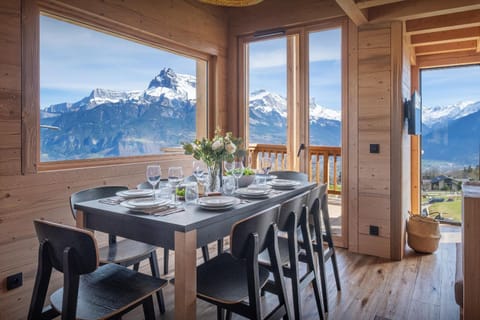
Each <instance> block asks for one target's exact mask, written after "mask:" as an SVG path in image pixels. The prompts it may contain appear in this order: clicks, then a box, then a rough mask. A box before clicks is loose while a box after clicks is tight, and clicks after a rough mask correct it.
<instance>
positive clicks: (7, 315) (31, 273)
mask: <svg viewBox="0 0 480 320" xmlns="http://www.w3.org/2000/svg"><path fill="white" fill-rule="evenodd" d="M27 1H30V0H27ZM62 2H64V3H65V4H68V6H67V7H70V8H77V9H80V10H82V11H83V12H84V13H85V14H88V15H92V16H93V17H97V18H98V19H104V20H103V21H108V20H110V21H116V22H119V23H121V24H122V26H123V27H127V28H134V29H138V30H144V31H145V32H147V33H149V34H151V35H153V36H158V37H161V38H163V39H166V40H169V41H173V42H175V43H176V44H179V45H184V46H186V47H191V48H194V49H195V50H199V51H201V52H204V53H207V54H209V55H211V56H213V57H214V61H215V63H216V66H215V77H214V78H216V79H217V82H216V83H214V84H213V87H214V88H215V91H214V92H215V95H212V96H211V98H213V99H214V101H213V102H214V104H215V105H217V106H218V109H217V110H215V111H216V112H215V113H214V114H215V115H216V117H215V118H214V123H213V126H215V125H216V124H217V125H220V126H224V124H225V122H226V115H227V112H226V110H224V108H225V105H226V103H225V101H226V92H225V83H226V56H227V49H226V48H227V20H226V14H225V10H224V9H223V8H220V7H214V6H208V5H203V4H200V3H199V2H197V1H193V0H185V1H182V0H175V1H150V0H125V1H101V0H65V1H48V3H49V5H50V6H51V5H55V4H57V3H62ZM67 11H68V10H67ZM21 14H22V13H21V0H9V1H0V48H1V53H2V54H1V55H0V281H1V284H2V285H1V288H0V319H1V320H7V319H8V320H13V319H26V316H27V312H28V306H29V303H30V298H31V292H32V286H33V281H34V277H35V272H36V266H37V260H36V259H37V250H38V242H37V240H36V238H35V233H34V230H33V223H32V221H33V219H35V218H45V219H49V220H53V221H57V222H61V223H66V224H74V221H73V218H72V216H71V213H70V211H69V207H68V196H69V195H70V194H71V193H72V192H75V191H78V190H81V189H84V188H88V187H93V186H98V185H104V184H116V185H129V186H130V187H134V186H136V184H137V183H139V182H142V181H144V180H145V175H144V170H145V165H146V164H145V163H129V164H122V165H109V166H104V167H93V168H85V169H75V170H60V171H50V172H41V173H38V174H31V175H25V176H23V175H21V125H20V123H21V74H22V64H21ZM199 26H201V27H199ZM26 71H27V72H28V70H26ZM158 71H159V70H156V72H158ZM212 92H213V91H212ZM189 159H190V158H187V157H185V156H176V157H172V156H169V157H165V158H163V159H161V160H160V159H159V161H158V162H160V164H161V165H162V168H164V170H166V168H168V166H170V165H173V164H178V163H179V160H181V161H182V162H183V163H184V164H185V167H186V168H188V167H189V166H190V160H189ZM164 173H166V172H164ZM17 272H23V276H24V284H23V286H22V287H20V288H18V289H14V290H11V291H8V292H7V291H6V285H5V278H6V277H7V276H8V275H11V274H14V273H17ZM54 279H55V280H54V281H53V283H52V286H51V290H53V289H56V288H58V286H59V284H60V282H59V281H58V279H59V278H58V276H57V277H54Z"/></svg>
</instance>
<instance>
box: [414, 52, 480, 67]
mask: <svg viewBox="0 0 480 320" xmlns="http://www.w3.org/2000/svg"><path fill="white" fill-rule="evenodd" d="M466 64H480V53H478V52H475V51H473V52H471V51H462V52H451V53H441V54H431V55H427V56H418V57H417V66H418V67H419V68H437V67H448V66H460V65H466Z"/></svg>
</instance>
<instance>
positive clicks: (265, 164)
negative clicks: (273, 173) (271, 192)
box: [260, 157, 272, 183]
mask: <svg viewBox="0 0 480 320" xmlns="http://www.w3.org/2000/svg"><path fill="white" fill-rule="evenodd" d="M260 167H261V168H262V170H263V174H264V176H265V183H267V180H268V173H269V172H270V170H271V169H272V159H270V158H269V157H263V158H262V159H261V160H260Z"/></svg>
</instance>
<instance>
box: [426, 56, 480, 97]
mask: <svg viewBox="0 0 480 320" xmlns="http://www.w3.org/2000/svg"><path fill="white" fill-rule="evenodd" d="M421 87H422V88H421V95H422V105H423V106H424V107H425V106H427V107H434V106H444V105H451V104H455V103H458V102H461V101H467V100H469V101H480V66H478V65H475V66H462V67H453V68H439V69H426V70H424V71H422V72H421Z"/></svg>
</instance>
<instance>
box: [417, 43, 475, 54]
mask: <svg viewBox="0 0 480 320" xmlns="http://www.w3.org/2000/svg"><path fill="white" fill-rule="evenodd" d="M476 50H477V40H467V41H459V42H450V43H442V44H432V45H428V46H421V47H415V54H416V55H417V56H424V55H429V54H439V53H447V52H457V51H476Z"/></svg>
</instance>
